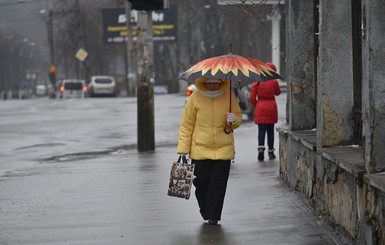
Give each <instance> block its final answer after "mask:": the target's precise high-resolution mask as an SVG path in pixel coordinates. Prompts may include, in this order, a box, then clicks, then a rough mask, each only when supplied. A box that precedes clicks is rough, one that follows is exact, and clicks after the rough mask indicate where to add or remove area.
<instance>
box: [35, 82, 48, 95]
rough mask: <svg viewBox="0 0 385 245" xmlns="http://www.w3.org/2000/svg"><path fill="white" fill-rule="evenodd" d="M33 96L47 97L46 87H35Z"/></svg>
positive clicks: (40, 85) (39, 85)
mask: <svg viewBox="0 0 385 245" xmlns="http://www.w3.org/2000/svg"><path fill="white" fill-rule="evenodd" d="M35 95H36V96H45V95H47V86H45V85H44V84H38V85H36V87H35Z"/></svg>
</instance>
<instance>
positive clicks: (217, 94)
mask: <svg viewBox="0 0 385 245" xmlns="http://www.w3.org/2000/svg"><path fill="white" fill-rule="evenodd" d="M201 92H202V93H203V94H204V95H205V96H207V97H209V98H211V99H216V98H219V97H221V96H222V95H223V93H224V91H222V90H215V91H210V90H205V91H201Z"/></svg>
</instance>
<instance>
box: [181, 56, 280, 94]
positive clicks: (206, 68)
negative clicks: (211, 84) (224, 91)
mask: <svg viewBox="0 0 385 245" xmlns="http://www.w3.org/2000/svg"><path fill="white" fill-rule="evenodd" d="M202 77H203V78H218V79H222V80H230V81H232V86H234V87H238V88H241V87H243V86H246V85H248V84H250V83H252V82H254V81H260V82H263V81H268V80H272V79H282V78H281V76H280V75H279V74H278V73H276V72H275V71H274V70H273V69H271V68H270V67H269V66H268V65H266V64H265V63H264V62H262V61H260V60H257V59H254V58H248V57H243V56H239V55H235V54H232V53H229V54H226V55H221V56H215V57H211V58H208V59H205V60H202V61H200V62H198V63H196V64H195V65H193V66H191V67H190V68H189V69H188V70H186V71H185V72H184V73H183V74H182V75H181V76H180V77H179V79H181V80H185V81H187V82H189V83H195V80H196V79H197V78H202Z"/></svg>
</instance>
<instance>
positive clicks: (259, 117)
mask: <svg viewBox="0 0 385 245" xmlns="http://www.w3.org/2000/svg"><path fill="white" fill-rule="evenodd" d="M266 64H267V65H268V66H269V67H270V68H272V69H273V70H274V71H276V67H275V65H274V64H273V63H266ZM280 94H281V89H280V87H279V84H278V81H277V80H270V81H265V82H260V81H255V82H254V83H253V85H252V87H251V91H250V101H251V103H252V104H253V105H254V122H255V124H258V160H259V161H263V160H264V159H265V155H264V154H265V138H266V134H267V146H268V155H269V159H275V154H274V124H275V123H277V121H278V109H277V103H276V101H275V96H278V95H280Z"/></svg>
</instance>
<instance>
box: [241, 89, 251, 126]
mask: <svg viewBox="0 0 385 245" xmlns="http://www.w3.org/2000/svg"><path fill="white" fill-rule="evenodd" d="M251 86H252V85H251V84H249V85H246V86H244V87H243V88H242V89H241V91H242V95H243V96H244V98H245V105H244V108H243V109H242V113H243V114H245V115H246V116H247V119H248V120H250V121H253V120H254V106H253V104H251V101H250V91H251Z"/></svg>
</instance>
